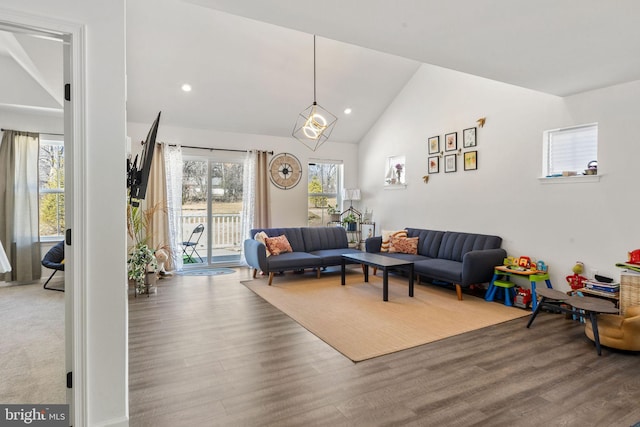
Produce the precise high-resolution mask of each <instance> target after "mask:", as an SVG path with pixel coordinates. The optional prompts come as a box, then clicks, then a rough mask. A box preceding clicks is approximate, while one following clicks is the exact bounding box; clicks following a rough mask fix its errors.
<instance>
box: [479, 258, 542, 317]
mask: <svg viewBox="0 0 640 427" xmlns="http://www.w3.org/2000/svg"><path fill="white" fill-rule="evenodd" d="M500 276H504V277H505V279H506V280H507V281H508V280H509V277H510V276H523V277H527V278H528V279H529V282H530V283H531V310H535V309H536V306H537V305H538V301H537V294H536V282H542V281H544V282H545V283H546V284H547V288H549V289H552V288H553V286H551V280H550V279H549V273H546V272H544V271H539V270H512V269H510V268H509V267H507V266H506V265H499V266H497V267H494V269H493V279H491V284H489V289H488V290H487V292H488V291H489V290H490V289H491V287H492V286H493V282H495V281H496V280H498V279H500Z"/></svg>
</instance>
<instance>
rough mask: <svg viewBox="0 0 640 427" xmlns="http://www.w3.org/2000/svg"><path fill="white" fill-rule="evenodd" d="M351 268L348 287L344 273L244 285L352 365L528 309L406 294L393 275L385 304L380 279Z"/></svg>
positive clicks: (432, 291)
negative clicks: (342, 283) (342, 282)
mask: <svg viewBox="0 0 640 427" xmlns="http://www.w3.org/2000/svg"><path fill="white" fill-rule="evenodd" d="M363 280H364V279H363V276H362V273H360V271H359V270H355V269H352V270H351V271H350V272H349V273H348V275H347V281H346V282H347V284H346V286H340V273H339V272H327V273H323V274H322V277H321V278H320V279H316V278H315V274H314V275H311V274H305V275H304V276H300V275H290V274H289V275H284V276H278V277H276V278H275V279H274V281H273V285H272V286H268V285H267V280H266V279H255V280H247V281H243V282H242V283H243V284H244V285H245V286H247V287H248V288H249V289H251V290H252V291H254V292H255V293H256V294H258V295H259V296H261V297H262V298H263V299H265V300H266V301H267V302H269V303H270V304H272V305H273V306H275V307H277V308H278V309H280V310H281V311H283V312H284V313H285V314H287V315H288V316H290V317H291V318H293V319H294V320H295V321H297V322H298V323H300V324H301V325H302V326H304V327H305V328H306V329H308V330H309V331H310V332H312V333H313V334H315V335H316V336H318V337H319V338H320V339H322V340H323V341H325V342H326V343H327V344H329V345H331V346H332V347H333V348H335V349H336V350H338V351H339V352H340V353H342V354H343V355H345V356H346V357H348V358H349V359H351V360H352V361H354V362H358V361H362V360H366V359H370V358H373V357H376V356H380V355H383V354H388V353H393V352H396V351H399V350H404V349H407V348H411V347H415V346H418V345H422V344H426V343H429V342H433V341H437V340H440V339H443V338H447V337H450V336H454V335H458V334H462V333H464V332H469V331H472V330H476V329H480V328H484V327H487V326H490V325H496V324H498V323H502V322H506V321H508V320H512V319H516V318H519V317H524V316H527V315H529V314H530V311H526V310H522V309H519V308H514V307H506V306H504V305H503V304H499V303H492V302H486V301H484V300H483V299H481V298H476V297H473V296H471V295H464V299H463V301H458V299H457V297H456V293H455V291H453V290H451V289H447V288H442V287H438V286H434V285H416V286H415V296H414V298H410V297H409V296H408V284H407V279H406V278H404V277H397V276H391V277H389V301H387V302H384V301H382V278H381V277H380V276H371V275H370V281H369V283H365V282H364V281H363Z"/></svg>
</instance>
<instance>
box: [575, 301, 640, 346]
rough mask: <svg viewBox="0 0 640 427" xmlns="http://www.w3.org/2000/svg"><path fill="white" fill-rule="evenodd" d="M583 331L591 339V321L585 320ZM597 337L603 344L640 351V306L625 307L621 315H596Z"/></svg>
mask: <svg viewBox="0 0 640 427" xmlns="http://www.w3.org/2000/svg"><path fill="white" fill-rule="evenodd" d="M584 333H585V335H586V336H587V337H588V338H589V339H590V340H592V341H593V329H592V327H591V322H586V324H585V330H584ZM598 337H599V338H600V344H602V345H604V346H607V347H611V348H616V349H618V350H630V351H640V306H633V307H627V308H626V310H625V311H624V315H622V316H620V315H616V314H601V315H598Z"/></svg>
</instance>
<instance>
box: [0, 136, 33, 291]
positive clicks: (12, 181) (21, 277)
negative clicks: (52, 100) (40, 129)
mask: <svg viewBox="0 0 640 427" xmlns="http://www.w3.org/2000/svg"><path fill="white" fill-rule="evenodd" d="M39 150H40V137H39V135H38V134H37V133H28V132H18V131H11V130H6V131H4V134H3V135H2V143H0V171H1V172H0V241H2V245H3V246H4V249H5V252H6V254H7V258H8V259H9V262H10V263H11V266H12V271H11V272H9V273H5V274H0V279H2V280H5V281H18V282H29V281H33V280H38V279H40V271H41V267H40V259H41V254H40V230H39V224H38V216H39V215H38V214H39V211H38V153H39Z"/></svg>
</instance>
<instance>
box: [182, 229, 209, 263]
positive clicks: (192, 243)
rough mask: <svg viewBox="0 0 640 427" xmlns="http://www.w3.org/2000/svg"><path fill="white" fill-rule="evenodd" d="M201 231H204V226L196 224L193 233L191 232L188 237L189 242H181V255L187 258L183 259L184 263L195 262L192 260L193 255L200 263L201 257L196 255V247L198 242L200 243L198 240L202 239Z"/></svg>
mask: <svg viewBox="0 0 640 427" xmlns="http://www.w3.org/2000/svg"><path fill="white" fill-rule="evenodd" d="M203 231H204V225H203V224H198V225H197V226H196V228H194V229H193V231H192V232H191V236H189V240H187V241H186V242H182V253H183V254H184V255H186V257H187V258H186V259H185V262H186V263H192V262H196V261H194V259H193V254H194V253H195V254H196V255H198V258H199V259H200V262H202V257H201V256H200V254H199V253H198V250H197V247H198V242H200V238H201V237H202V232H203ZM194 236H195V237H194ZM193 239H195V240H193ZM187 252H188V253H187Z"/></svg>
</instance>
